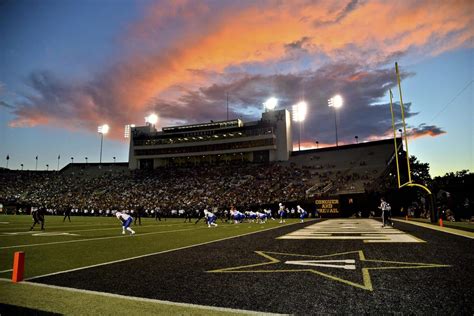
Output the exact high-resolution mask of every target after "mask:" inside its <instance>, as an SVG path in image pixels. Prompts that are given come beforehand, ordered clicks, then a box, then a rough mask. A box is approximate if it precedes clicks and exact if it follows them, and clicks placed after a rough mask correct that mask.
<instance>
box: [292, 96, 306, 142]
mask: <svg viewBox="0 0 474 316" xmlns="http://www.w3.org/2000/svg"><path fill="white" fill-rule="evenodd" d="M307 112H308V104H307V103H306V102H305V101H300V102H298V103H296V104H295V105H293V121H295V122H299V123H300V124H299V133H298V150H301V125H303V121H304V120H305V118H306V113H307Z"/></svg>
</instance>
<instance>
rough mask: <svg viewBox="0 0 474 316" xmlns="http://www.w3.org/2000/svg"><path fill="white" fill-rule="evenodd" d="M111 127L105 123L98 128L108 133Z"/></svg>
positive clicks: (102, 132)
mask: <svg viewBox="0 0 474 316" xmlns="http://www.w3.org/2000/svg"><path fill="white" fill-rule="evenodd" d="M109 129H110V127H109V125H107V124H104V125H101V126H99V127H98V128H97V131H98V132H99V133H101V134H107V133H108V132H109Z"/></svg>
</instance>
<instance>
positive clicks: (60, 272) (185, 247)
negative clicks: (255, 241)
mask: <svg viewBox="0 0 474 316" xmlns="http://www.w3.org/2000/svg"><path fill="white" fill-rule="evenodd" d="M296 224H300V223H299V222H296V223H292V224H286V225H284V226H276V227H272V228H267V229H263V230H259V231H255V232H250V233H245V234H241V235H236V236H231V237H225V238H221V239H217V240H211V241H206V242H202V243H199V244H194V245H189V246H184V247H179V248H173V249H168V250H162V251H158V252H153V253H149V254H146V255H140V256H135V257H131V258H125V259H119V260H113V261H108V262H103V263H98V264H93V265H90V266H85V267H80V268H75V269H69V270H64V271H58V272H53V273H48V274H43V275H39V276H35V277H31V278H27V279H25V280H34V279H38V278H42V277H47V276H51V275H57V274H62V273H67V272H73V271H79V270H84V269H88V268H94V267H100V266H105V265H109V264H113V263H118V262H124V261H129V260H135V259H140V258H145V257H150V256H154V255H159V254H163V253H168V252H173V251H178V250H183V249H189V248H193V247H198V246H203V245H207V244H212V243H215V242H219V241H224V240H229V239H234V238H238V237H243V236H247V235H252V234H258V233H262V232H265V231H269V230H273V229H278V228H282V227H288V226H291V225H296ZM142 235H143V234H142ZM120 237H122V236H120ZM111 238H117V237H111ZM0 249H1V248H0Z"/></svg>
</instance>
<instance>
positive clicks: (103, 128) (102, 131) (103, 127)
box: [97, 124, 109, 163]
mask: <svg viewBox="0 0 474 316" xmlns="http://www.w3.org/2000/svg"><path fill="white" fill-rule="evenodd" d="M97 132H99V134H100V158H99V163H102V143H103V142H104V134H107V133H108V132H109V125H107V124H104V125H101V126H99V127H98V128H97Z"/></svg>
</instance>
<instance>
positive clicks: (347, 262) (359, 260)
mask: <svg viewBox="0 0 474 316" xmlns="http://www.w3.org/2000/svg"><path fill="white" fill-rule="evenodd" d="M255 253H256V254H257V255H259V256H262V257H263V258H265V259H267V261H266V262H262V263H255V264H248V265H243V266H235V267H229V268H222V269H217V270H211V271H207V272H208V273H312V274H314V275H316V276H321V277H324V278H326V279H329V280H332V281H335V282H340V283H343V284H346V285H349V286H353V287H356V288H360V289H363V290H367V291H373V290H374V288H373V285H372V280H371V277H370V272H371V271H374V270H399V269H433V268H447V267H450V265H444V264H435V263H418V262H399V261H386V260H372V259H367V258H366V257H365V254H364V252H363V251H362V250H358V251H349V252H343V253H335V254H330V255H322V256H313V255H302V254H292V253H281V252H271V251H255Z"/></svg>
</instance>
